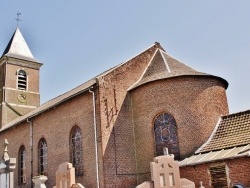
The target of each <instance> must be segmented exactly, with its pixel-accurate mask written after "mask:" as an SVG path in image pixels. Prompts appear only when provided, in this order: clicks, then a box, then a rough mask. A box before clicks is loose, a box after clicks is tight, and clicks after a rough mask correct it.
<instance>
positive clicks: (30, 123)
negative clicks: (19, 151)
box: [27, 119, 33, 188]
mask: <svg viewBox="0 0 250 188" xmlns="http://www.w3.org/2000/svg"><path fill="white" fill-rule="evenodd" d="M27 122H28V123H29V127H30V177H31V178H30V179H31V186H30V187H31V188H33V183H32V178H33V122H32V121H30V120H29V119H27Z"/></svg>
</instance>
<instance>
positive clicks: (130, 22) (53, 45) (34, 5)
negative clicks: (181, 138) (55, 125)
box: [0, 0, 250, 113]
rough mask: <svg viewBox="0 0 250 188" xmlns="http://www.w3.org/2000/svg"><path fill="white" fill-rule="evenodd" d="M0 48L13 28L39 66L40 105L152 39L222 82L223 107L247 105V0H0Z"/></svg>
mask: <svg viewBox="0 0 250 188" xmlns="http://www.w3.org/2000/svg"><path fill="white" fill-rule="evenodd" d="M0 7H1V11H0V53H1V54H2V52H3V51H4V49H5V47H6V46H7V44H8V42H9V40H10V38H11V36H12V34H13V33H14V31H15V29H16V26H17V22H16V20H15V18H16V14H17V13H18V12H20V13H21V15H20V19H21V21H20V22H19V29H20V31H21V33H22V34H23V36H24V38H25V40H26V42H27V43H28V45H29V47H30V50H31V51H32V53H33V55H34V57H35V58H36V59H37V60H39V61H40V62H41V63H43V66H42V67H41V71H40V79H41V80H40V94H41V103H44V102H46V101H48V100H50V99H52V98H54V97H56V96H58V95H61V94H63V93H65V92H67V91H68V90H70V89H73V88H74V87H76V86H78V85H80V84H82V83H84V82H86V81H88V80H89V79H91V78H93V77H95V76H96V75H98V74H100V73H102V72H104V71H105V70H107V69H109V68H111V67H113V66H116V65H118V64H120V63H123V62H125V61H126V60H128V59H130V58H132V57H134V56H135V55H137V54H139V53H140V52H142V51H143V50H145V49H147V48H148V47H150V46H152V45H153V44H154V42H159V43H160V44H161V46H162V47H163V48H164V49H165V50H166V52H167V53H169V54H170V55H171V56H173V57H175V58H176V59H178V60H180V61H181V62H183V63H185V64H186V65H188V66H190V67H192V68H194V69H196V70H198V71H201V72H205V73H208V74H212V75H216V76H220V77H222V78H224V79H226V80H227V81H228V82H229V87H228V89H227V97H228V103H229V110H230V113H236V112H239V111H244V110H248V109H250V88H249V86H250V74H249V70H250V1H249V0H238V1H235V0H203V1H200V0H188V1H187V0H136V1H135V0H126V1H120V0H106V1H97V0H91V1H86V0H74V1H62V0H53V1H30V0H22V1H20V0H0Z"/></svg>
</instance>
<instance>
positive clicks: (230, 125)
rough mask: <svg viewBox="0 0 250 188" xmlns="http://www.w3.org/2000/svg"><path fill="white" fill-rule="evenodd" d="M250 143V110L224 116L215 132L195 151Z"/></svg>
mask: <svg viewBox="0 0 250 188" xmlns="http://www.w3.org/2000/svg"><path fill="white" fill-rule="evenodd" d="M247 144H250V110H247V111H243V112H239V113H234V114H230V115H226V116H222V117H221V119H220V121H219V123H218V125H217V126H216V128H215V130H214V132H213V133H212V135H211V136H210V138H209V139H208V141H207V142H206V143H204V144H203V145H202V146H201V147H200V148H199V149H198V150H197V151H196V152H195V153H204V152H209V151H216V150H220V149H226V148H233V147H238V146H243V145H247Z"/></svg>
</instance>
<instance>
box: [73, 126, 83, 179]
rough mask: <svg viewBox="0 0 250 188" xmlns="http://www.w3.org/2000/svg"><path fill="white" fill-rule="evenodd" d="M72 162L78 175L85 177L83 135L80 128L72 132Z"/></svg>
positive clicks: (75, 128)
mask: <svg viewBox="0 0 250 188" xmlns="http://www.w3.org/2000/svg"><path fill="white" fill-rule="evenodd" d="M71 162H72V164H73V166H74V167H75V173H76V175H77V176H81V175H83V151H82V134H81V129H80V128H79V127H78V126H76V127H74V128H73V129H72V131H71Z"/></svg>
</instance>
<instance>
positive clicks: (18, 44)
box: [0, 27, 42, 127]
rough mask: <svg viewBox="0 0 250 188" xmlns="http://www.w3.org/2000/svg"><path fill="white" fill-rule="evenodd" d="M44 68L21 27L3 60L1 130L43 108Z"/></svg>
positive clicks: (17, 29)
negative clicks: (40, 72) (41, 102)
mask: <svg viewBox="0 0 250 188" xmlns="http://www.w3.org/2000/svg"><path fill="white" fill-rule="evenodd" d="M41 66H42V64H41V63H39V62H38V61H37V60H36V59H35V58H34V56H33V54H32V53H31V51H30V49H29V46H28V45H27V43H26V41H25V39H24V37H23V35H22V33H21V32H20V30H19V28H18V27H17V28H16V30H15V32H14V34H13V35H12V37H11V39H10V41H9V43H8V45H7V47H6V48H5V50H4V52H3V54H2V56H1V58H0V105H1V107H0V127H2V126H4V125H6V124H7V123H9V122H10V121H12V120H14V119H15V118H17V117H19V116H22V115H25V114H27V113H28V112H30V111H32V110H34V109H35V108H36V107H38V106H39V105H40V93H39V70H40V67H41Z"/></svg>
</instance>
